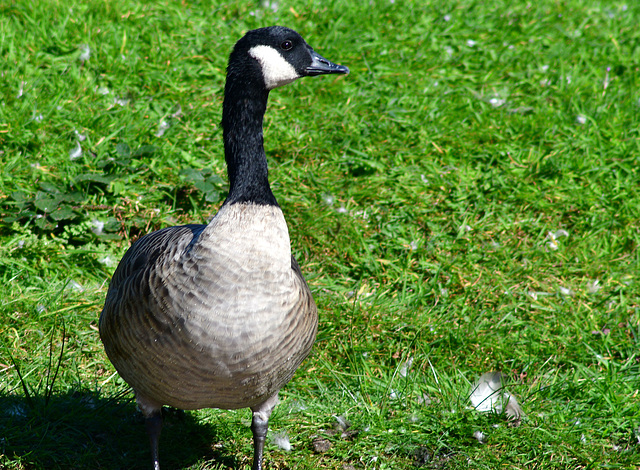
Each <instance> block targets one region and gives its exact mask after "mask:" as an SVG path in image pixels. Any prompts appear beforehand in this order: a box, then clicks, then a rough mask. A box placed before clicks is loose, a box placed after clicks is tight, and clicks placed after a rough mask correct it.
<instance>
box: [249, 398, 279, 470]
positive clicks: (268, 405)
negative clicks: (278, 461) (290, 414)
mask: <svg viewBox="0 0 640 470" xmlns="http://www.w3.org/2000/svg"><path fill="white" fill-rule="evenodd" d="M277 403H278V393H276V394H275V395H273V396H272V397H271V398H269V399H268V400H267V401H265V402H263V403H261V404H259V405H257V406H254V407H252V408H251V411H252V412H253V419H252V420H251V432H252V433H253V466H252V467H251V469H252V470H262V455H263V453H264V442H265V440H266V438H267V431H268V430H269V417H270V416H271V412H272V411H273V409H274V408H275V406H276V404H277Z"/></svg>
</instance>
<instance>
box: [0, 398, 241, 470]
mask: <svg viewBox="0 0 640 470" xmlns="http://www.w3.org/2000/svg"><path fill="white" fill-rule="evenodd" d="M229 437H230V436H229V433H228V432H226V430H221V429H216V427H215V426H211V425H203V424H199V423H198V422H197V420H196V418H195V417H193V416H191V415H190V414H188V413H184V412H182V411H177V410H171V409H167V410H165V418H164V427H163V432H162V435H161V438H160V461H161V464H162V470H170V469H175V468H184V467H189V466H191V465H194V464H196V463H197V462H199V461H203V460H205V461H207V460H213V461H215V462H217V463H220V464H223V465H225V466H226V467H231V468H236V467H237V466H238V462H236V461H235V459H234V457H233V456H232V455H230V454H229V453H227V452H225V449H224V447H220V448H214V447H213V444H215V443H217V442H219V441H221V440H223V439H224V438H227V439H228V438H229ZM225 440H226V439H225ZM7 467H8V468H11V467H17V468H27V469H71V468H73V469H89V468H90V469H144V470H149V469H151V467H152V466H151V454H150V450H149V441H148V439H147V435H146V431H145V425H144V419H143V418H142V415H141V414H140V412H139V411H137V410H136V407H135V404H134V403H133V401H132V400H129V401H127V400H126V399H125V400H123V401H115V400H113V399H107V398H101V397H99V395H98V394H97V393H92V392H80V391H74V392H71V393H67V394H59V395H52V396H51V397H50V398H49V402H48V403H45V399H44V398H39V397H32V398H31V399H30V400H28V399H26V398H24V397H23V396H18V395H7V394H3V393H1V392H0V468H7Z"/></svg>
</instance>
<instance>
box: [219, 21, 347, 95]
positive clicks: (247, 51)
mask: <svg viewBox="0 0 640 470" xmlns="http://www.w3.org/2000/svg"><path fill="white" fill-rule="evenodd" d="M330 73H349V69H348V68H347V67H345V66H343V65H337V64H334V63H333V62H330V61H329V60H327V59H325V58H324V57H322V56H321V55H320V54H318V53H317V52H315V51H314V50H313V49H312V48H311V47H310V46H309V45H308V44H307V43H306V41H305V40H304V39H303V38H302V36H300V35H299V34H298V33H297V32H295V31H294V30H292V29H289V28H285V27H283V26H270V27H268V28H260V29H254V30H252V31H249V32H248V33H247V34H246V35H245V36H244V37H243V38H242V39H240V40H239V41H238V42H237V43H236V45H235V47H234V49H233V52H232V53H231V57H230V58H229V67H228V74H229V75H230V76H232V75H237V74H243V75H244V77H243V78H244V79H248V78H250V77H253V78H254V79H257V78H258V77H261V78H262V82H263V84H264V87H265V88H266V89H267V90H272V89H273V88H276V87H279V86H282V85H286V84H287V83H291V82H292V81H294V80H296V79H298V78H300V77H306V76H315V75H323V74H330ZM229 78H231V77H229ZM236 78H240V77H239V76H236Z"/></svg>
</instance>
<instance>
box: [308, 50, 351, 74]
mask: <svg viewBox="0 0 640 470" xmlns="http://www.w3.org/2000/svg"><path fill="white" fill-rule="evenodd" d="M311 59H312V60H311V65H309V66H308V67H307V68H306V69H305V71H306V72H307V75H309V76H310V77H315V76H316V75H325V74H328V73H349V68H348V67H345V66H344V65H338V64H334V63H333V62H331V61H330V60H327V59H325V58H324V57H322V56H321V55H320V54H318V53H317V52H316V51H314V50H311Z"/></svg>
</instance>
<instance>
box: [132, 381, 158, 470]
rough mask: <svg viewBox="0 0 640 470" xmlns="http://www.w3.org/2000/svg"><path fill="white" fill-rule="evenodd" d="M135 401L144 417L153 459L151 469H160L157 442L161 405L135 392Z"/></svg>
mask: <svg viewBox="0 0 640 470" xmlns="http://www.w3.org/2000/svg"><path fill="white" fill-rule="evenodd" d="M136 401H137V402H138V406H139V407H140V410H141V411H142V414H143V416H144V418H145V426H146V428H147V435H148V436H149V442H150V443H151V458H152V459H153V470H160V458H159V450H158V449H159V442H160V431H162V405H160V404H158V403H156V402H155V401H153V400H149V399H148V398H146V397H143V396H142V395H140V394H136Z"/></svg>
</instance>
